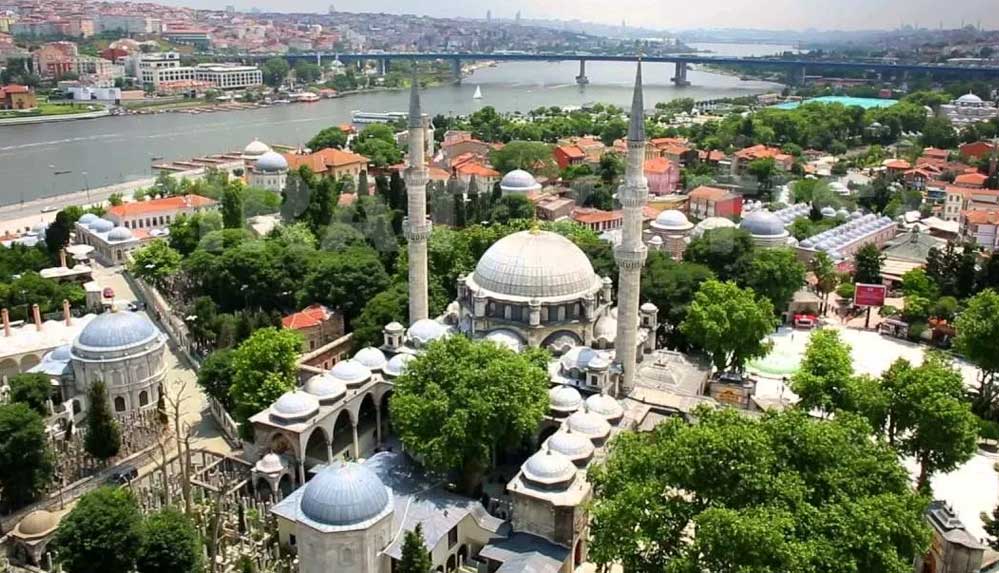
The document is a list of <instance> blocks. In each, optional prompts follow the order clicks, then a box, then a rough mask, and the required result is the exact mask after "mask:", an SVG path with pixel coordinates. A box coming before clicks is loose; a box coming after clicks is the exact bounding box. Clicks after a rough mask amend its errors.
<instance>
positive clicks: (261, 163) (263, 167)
mask: <svg viewBox="0 0 999 573" xmlns="http://www.w3.org/2000/svg"><path fill="white" fill-rule="evenodd" d="M287 169H288V160H287V159H285V158H284V157H283V156H282V155H281V154H280V153H277V152H275V151H271V150H267V151H266V152H264V154H263V155H261V156H260V157H259V158H257V161H256V163H254V164H253V170H254V171H263V172H266V173H279V172H281V171H286V170H287Z"/></svg>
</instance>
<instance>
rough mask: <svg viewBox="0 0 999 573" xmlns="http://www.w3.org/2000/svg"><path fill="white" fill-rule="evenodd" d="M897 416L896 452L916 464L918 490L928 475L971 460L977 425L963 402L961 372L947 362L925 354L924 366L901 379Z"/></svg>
mask: <svg viewBox="0 0 999 573" xmlns="http://www.w3.org/2000/svg"><path fill="white" fill-rule="evenodd" d="M898 395H899V397H898V405H897V406H896V407H895V408H894V409H893V411H894V414H895V416H896V420H895V431H896V432H897V436H898V438H897V442H896V444H897V447H898V449H899V451H900V452H902V453H903V454H906V455H909V456H912V457H913V458H915V460H916V462H917V463H919V479H918V484H917V485H918V487H919V488H920V489H921V490H922V489H924V488H927V487H928V486H929V479H930V476H931V475H933V474H934V473H936V472H949V471H952V470H954V469H955V468H957V467H958V466H959V465H961V464H963V463H964V462H966V461H968V460H969V459H971V456H972V455H973V454H974V453H975V450H976V447H977V444H978V441H977V438H978V422H977V420H976V418H975V415H974V414H972V412H971V407H970V404H969V402H968V401H967V399H966V397H965V391H964V382H963V380H962V378H961V373H960V372H959V371H958V370H957V369H955V368H954V367H953V365H952V364H951V363H950V361H949V359H947V358H946V357H945V356H944V355H942V354H939V353H928V354H927V356H926V358H925V359H924V360H923V364H922V365H920V366H919V367H917V368H908V369H906V370H905V371H904V373H903V374H902V378H901V384H900V391H899V392H898Z"/></svg>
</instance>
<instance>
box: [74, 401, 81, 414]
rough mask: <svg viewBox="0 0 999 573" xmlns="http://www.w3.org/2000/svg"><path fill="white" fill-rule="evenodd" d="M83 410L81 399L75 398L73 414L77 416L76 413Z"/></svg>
mask: <svg viewBox="0 0 999 573" xmlns="http://www.w3.org/2000/svg"><path fill="white" fill-rule="evenodd" d="M81 411H83V407H82V406H80V401H79V400H73V415H74V416H75V415H77V414H79V413H80V412H81Z"/></svg>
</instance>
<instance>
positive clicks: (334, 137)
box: [305, 125, 347, 151]
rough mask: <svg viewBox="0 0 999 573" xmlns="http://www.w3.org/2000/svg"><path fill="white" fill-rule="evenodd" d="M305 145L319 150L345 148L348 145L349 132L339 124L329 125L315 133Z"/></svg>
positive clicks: (313, 149)
mask: <svg viewBox="0 0 999 573" xmlns="http://www.w3.org/2000/svg"><path fill="white" fill-rule="evenodd" d="M305 146H306V147H308V148H309V149H311V150H312V151H319V150H320V149H343V148H344V147H346V146H347V132H345V131H344V130H342V129H340V127H339V126H337V125H334V126H332V127H327V128H325V129H323V130H322V131H320V132H319V133H317V134H316V135H314V136H313V137H312V139H310V140H309V142H308V143H306V144H305Z"/></svg>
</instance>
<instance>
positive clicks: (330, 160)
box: [284, 148, 368, 181]
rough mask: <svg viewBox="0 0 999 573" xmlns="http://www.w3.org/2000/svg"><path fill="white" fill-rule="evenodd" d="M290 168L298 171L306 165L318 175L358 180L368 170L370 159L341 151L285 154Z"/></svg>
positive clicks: (326, 150) (330, 150) (329, 150)
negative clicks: (362, 172)
mask: <svg viewBox="0 0 999 573" xmlns="http://www.w3.org/2000/svg"><path fill="white" fill-rule="evenodd" d="M284 158H285V159H286V160H287V161H288V168H289V169H290V170H296V169H298V168H299V167H301V166H303V165H306V166H308V167H309V169H311V170H312V172H313V173H315V174H316V175H326V176H328V177H333V178H337V179H339V178H340V177H350V178H351V179H353V180H355V181H356V180H357V177H358V176H359V175H360V174H361V171H364V170H365V169H367V165H368V158H367V157H364V156H363V155H358V154H356V153H351V152H349V151H342V150H340V149H332V148H329V149H322V150H320V151H317V152H315V153H302V154H300V153H285V154H284Z"/></svg>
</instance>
